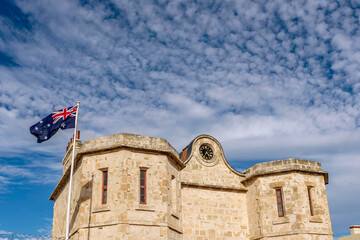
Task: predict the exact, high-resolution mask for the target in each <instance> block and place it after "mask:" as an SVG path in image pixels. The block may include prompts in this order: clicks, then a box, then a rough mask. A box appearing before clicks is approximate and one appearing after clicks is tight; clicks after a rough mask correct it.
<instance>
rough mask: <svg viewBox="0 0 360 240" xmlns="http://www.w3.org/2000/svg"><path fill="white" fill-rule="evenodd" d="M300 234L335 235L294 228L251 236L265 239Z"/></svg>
mask: <svg viewBox="0 0 360 240" xmlns="http://www.w3.org/2000/svg"><path fill="white" fill-rule="evenodd" d="M299 234H309V235H310V234H313V235H321V236H331V237H332V236H333V232H331V231H330V232H317V231H309V230H294V231H285V232H282V233H274V234H266V233H264V234H260V235H256V236H253V237H251V236H250V237H249V239H251V240H256V239H263V238H272V237H282V236H290V235H299Z"/></svg>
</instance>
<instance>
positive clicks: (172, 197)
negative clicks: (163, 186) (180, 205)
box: [171, 175, 177, 213]
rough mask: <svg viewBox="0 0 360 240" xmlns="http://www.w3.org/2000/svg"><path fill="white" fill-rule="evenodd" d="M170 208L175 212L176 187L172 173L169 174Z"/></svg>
mask: <svg viewBox="0 0 360 240" xmlns="http://www.w3.org/2000/svg"><path fill="white" fill-rule="evenodd" d="M171 209H172V211H173V212H174V213H176V212H177V187H176V178H175V176H174V175H172V176H171Z"/></svg>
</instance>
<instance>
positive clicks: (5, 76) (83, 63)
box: [0, 0, 360, 236]
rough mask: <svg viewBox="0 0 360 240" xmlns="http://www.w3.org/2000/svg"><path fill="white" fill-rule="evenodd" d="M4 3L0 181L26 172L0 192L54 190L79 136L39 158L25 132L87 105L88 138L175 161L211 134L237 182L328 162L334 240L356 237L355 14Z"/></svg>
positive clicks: (348, 9)
mask: <svg viewBox="0 0 360 240" xmlns="http://www.w3.org/2000/svg"><path fill="white" fill-rule="evenodd" d="M4 4H5V5H6V6H7V9H8V10H7V11H5V10H2V11H1V12H0V14H1V16H0V32H1V34H0V70H1V71H0V84H1V85H0V86H1V105H0V113H1V118H0V131H1V136H0V152H1V156H2V158H4V161H3V162H2V165H1V169H5V168H10V169H13V170H15V169H16V168H18V169H19V170H20V171H19V173H17V174H15V173H13V172H11V173H10V172H8V173H5V172H4V171H0V190H1V191H4V190H6V186H7V185H8V184H10V183H11V182H13V181H18V182H19V183H21V181H20V180H19V179H24V178H25V179H26V178H27V179H33V176H34V174H35V172H36V174H35V175H37V174H39V173H40V174H42V175H43V176H44V178H45V179H48V181H45V183H44V184H50V185H51V184H53V182H56V181H57V179H58V176H59V175H60V174H61V170H60V169H61V164H60V165H59V162H60V159H61V155H62V154H63V153H64V151H63V150H64V149H62V148H64V146H65V145H66V143H67V140H68V138H69V135H71V133H66V132H60V133H58V134H57V136H55V137H54V139H52V140H51V141H49V142H46V143H43V144H41V145H36V144H35V139H33V137H32V136H30V135H29V134H28V127H29V126H30V125H31V124H33V123H35V122H36V121H38V120H39V119H40V118H41V117H44V116H46V115H47V114H49V112H50V111H53V110H57V109H59V108H62V107H65V106H70V105H72V104H75V102H76V100H80V101H81V103H82V104H81V107H80V119H79V125H80V129H81V131H82V138H83V139H89V138H93V137H97V136H103V135H108V134H114V133H118V132H131V133H138V134H142V135H150V136H156V137H164V138H166V139H167V140H168V141H169V142H170V143H172V144H173V145H174V146H175V148H177V149H178V150H179V151H181V149H182V148H183V147H185V146H186V144H187V143H188V142H190V141H191V140H192V138H194V137H195V136H196V135H198V134H201V133H207V134H210V135H213V136H214V137H216V138H217V139H219V141H220V142H221V143H222V144H223V147H224V149H225V153H226V155H227V157H228V160H229V161H230V162H231V163H232V165H233V166H235V167H236V168H238V169H246V168H247V167H249V166H250V165H252V164H254V163H256V162H257V161H265V160H275V159H280V158H288V157H299V158H304V159H309V160H316V161H321V162H322V163H323V168H324V169H325V170H327V171H329V172H330V184H329V185H328V186H327V189H328V197H329V204H330V211H331V217H332V223H333V231H334V233H335V235H336V236H338V235H341V234H345V233H346V232H347V227H348V226H349V225H350V224H356V220H358V219H356V216H359V215H360V210H359V207H358V204H357V203H356V201H355V199H359V197H360V190H359V189H360V188H359V182H360V177H359V174H358V172H359V171H360V164H359V158H360V150H359V147H358V146H359V144H360V132H359V125H360V114H359V107H360V106H359V102H360V96H359V91H360V80H359V79H360V64H359V63H360V28H359V26H360V25H359V14H360V10H359V2H358V1H325V0H324V1H292V2H288V1H281V0H274V1H200V2H193V1H70V0H69V1H47V2H46V3H45V2H43V1H37V0H34V1H31V2H29V1H21V0H18V1H15V3H12V2H8V1H5V3H4ZM58 135H59V136H58ZM59 146H63V147H62V148H61V149H60V148H59ZM32 154H38V156H42V157H43V158H45V159H46V160H45V159H44V161H47V162H48V163H49V164H47V165H46V166H40V165H41V164H39V159H38V158H35V157H29V155H32ZM14 158H16V159H23V160H22V161H20V160H17V161H14V160H13V159H14ZM40 162H41V161H40ZM49 174H50V175H49ZM51 174H55V176H56V177H55V180H51V177H50V176H51ZM35 179H37V178H35ZM33 182H34V184H37V182H38V181H36V180H33ZM51 187H53V185H51Z"/></svg>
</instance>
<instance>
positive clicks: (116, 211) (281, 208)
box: [50, 134, 333, 240]
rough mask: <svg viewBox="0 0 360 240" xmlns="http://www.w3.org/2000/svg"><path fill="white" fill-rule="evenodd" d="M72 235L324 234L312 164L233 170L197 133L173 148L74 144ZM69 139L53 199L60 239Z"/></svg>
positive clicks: (324, 211) (323, 203)
mask: <svg viewBox="0 0 360 240" xmlns="http://www.w3.org/2000/svg"><path fill="white" fill-rule="evenodd" d="M76 141H77V143H76V148H75V150H76V158H75V159H76V160H75V170H74V176H73V190H72V199H71V215H70V235H71V239H96V240H97V239H127V240H139V239H146V240H148V239H153V240H162V239H164V240H165V239H173V240H177V239H183V240H190V239H199V240H200V239H204V240H205V239H209V240H213V239H214V240H215V239H216V240H218V239H224V240H230V239H243V240H250V239H271V240H273V239H274V240H275V239H316V240H325V239H333V237H332V230H331V222H330V216H329V209H328V203H327V197H326V190H325V184H327V183H328V174H327V172H324V171H322V169H321V164H320V163H319V162H311V161H306V160H300V159H286V160H280V161H273V162H266V163H259V164H256V165H254V166H253V167H251V168H249V169H247V170H246V171H244V172H238V171H236V170H235V169H233V168H232V167H231V166H230V165H229V163H228V162H227V160H226V159H225V156H224V152H223V149H222V147H221V145H220V143H219V142H218V141H217V140H216V139H215V138H213V137H211V136H208V135H200V136H198V137H196V138H195V139H194V140H192V141H191V142H190V144H189V145H188V146H187V147H185V148H184V150H183V151H182V152H181V153H180V154H179V153H178V152H177V151H176V150H175V149H174V148H173V147H172V146H171V145H170V144H169V143H168V142H167V141H166V140H165V139H162V138H154V137H145V136H140V135H133V134H116V135H111V136H106V137H100V138H96V139H91V140H87V141H85V142H83V143H81V141H80V140H78V139H77V140H76ZM71 154H72V145H70V146H69V148H68V151H67V153H66V154H65V156H64V158H63V161H62V163H63V165H64V169H63V176H62V178H61V179H60V181H59V183H58V185H57V186H56V188H55V190H54V192H53V193H52V194H51V196H50V199H51V200H54V217H53V230H52V235H53V237H64V236H65V229H66V226H65V225H66V223H65V222H66V208H67V194H68V184H69V175H70V173H69V172H70V167H69V165H70V162H71Z"/></svg>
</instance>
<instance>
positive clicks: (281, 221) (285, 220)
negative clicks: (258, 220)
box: [272, 217, 290, 225]
mask: <svg viewBox="0 0 360 240" xmlns="http://www.w3.org/2000/svg"><path fill="white" fill-rule="evenodd" d="M289 222H290V220H289V218H288V217H279V218H278V219H276V220H273V222H272V224H273V225H278V224H284V223H289Z"/></svg>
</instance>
